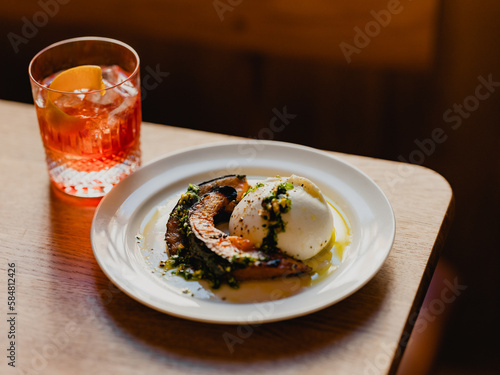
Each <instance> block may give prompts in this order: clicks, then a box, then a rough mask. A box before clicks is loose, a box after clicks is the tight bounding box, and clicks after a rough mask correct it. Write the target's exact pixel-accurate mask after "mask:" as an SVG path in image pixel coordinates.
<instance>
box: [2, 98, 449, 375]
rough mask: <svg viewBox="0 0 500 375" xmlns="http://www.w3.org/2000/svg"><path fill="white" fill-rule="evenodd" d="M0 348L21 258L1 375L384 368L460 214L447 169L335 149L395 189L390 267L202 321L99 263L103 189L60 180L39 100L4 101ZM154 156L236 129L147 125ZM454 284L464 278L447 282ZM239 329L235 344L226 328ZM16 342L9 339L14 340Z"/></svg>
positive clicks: (401, 343)
mask: <svg viewBox="0 0 500 375" xmlns="http://www.w3.org/2000/svg"><path fill="white" fill-rule="evenodd" d="M0 115H1V119H2V121H1V122H0V131H1V133H0V134H1V137H0V176H1V184H0V213H1V215H0V221H1V231H0V241H1V249H2V250H1V253H0V271H1V273H2V275H1V280H3V283H4V286H3V287H2V292H1V294H0V296H1V300H0V305H1V309H0V311H1V314H2V320H4V323H3V324H1V325H0V347H1V348H2V349H6V348H8V344H9V343H8V339H7V332H8V323H7V322H5V321H6V320H7V290H6V284H7V281H6V280H7V268H8V267H7V265H8V263H9V262H14V263H15V265H16V266H15V268H16V308H17V310H16V311H17V316H16V319H17V320H16V329H17V331H16V351H17V353H16V368H10V367H9V366H8V365H7V359H6V358H5V357H3V359H2V361H1V363H0V373H2V374H51V375H58V374H69V373H71V374H88V373H91V374H93V375H105V374H134V375H135V374H155V373H162V374H170V373H172V374H173V373H189V374H193V373H196V374H235V373H242V374H247V373H248V374H250V373H252V374H254V373H257V372H258V373H260V374H304V373H315V374H333V373H335V374H387V373H393V372H395V370H396V369H397V365H398V363H399V360H400V358H401V355H402V353H403V351H404V348H405V345H406V342H407V339H408V335H409V333H410V332H411V329H412V323H414V321H415V319H414V318H415V312H416V311H417V310H418V308H419V307H420V305H421V303H422V299H423V296H424V295H425V292H426V289H427V286H428V283H429V281H430V276H431V275H432V272H433V269H434V267H435V265H436V262H437V256H438V253H439V249H440V247H441V245H442V241H443V238H444V236H445V234H446V231H447V228H448V226H449V223H450V217H451V214H452V212H451V211H452V207H453V205H452V202H453V195H452V190H451V188H450V186H449V185H448V183H447V182H446V181H445V180H444V179H443V178H442V177H441V176H440V175H438V174H437V173H435V172H433V171H431V170H429V169H426V168H422V167H420V166H415V165H406V164H402V163H398V162H391V161H384V160H376V159H370V158H366V157H359V156H354V155H345V154H338V153H337V154H336V155H337V156H338V157H340V158H342V159H344V160H346V161H347V162H350V163H352V164H353V165H355V166H357V167H359V168H360V169H361V170H363V171H364V172H365V173H367V174H368V175H369V176H370V177H371V178H373V180H374V181H375V182H376V183H377V184H378V185H379V186H380V187H381V188H382V190H383V191H384V192H385V194H386V195H387V197H388V198H389V200H390V202H391V204H392V206H393V209H394V212H395V215H396V221H397V230H396V240H395V243H394V246H393V249H392V251H391V254H390V256H389V258H388V260H387V261H386V263H385V264H384V266H383V267H382V269H381V270H380V272H379V273H378V274H377V275H376V276H375V277H374V278H373V279H372V280H371V281H370V282H369V283H368V284H367V285H366V286H365V287H363V288H362V289H361V290H360V291H358V292H357V293H355V294H354V295H352V296H351V297H349V298H347V299H346V300H344V301H342V302H340V303H338V304H336V305H334V306H331V307H329V308H326V309H324V310H322V311H319V312H316V313H314V314H311V315H308V316H304V317H301V318H296V319H292V320H289V321H283V322H278V323H269V324H264V325H260V326H247V325H215V324H205V323H199V322H192V321H188V320H183V319H180V318H175V317H172V316H169V315H166V314H162V313H159V312H157V311H154V310H152V309H150V308H148V307H146V306H143V305H142V304H140V303H138V302H136V301H135V300H133V299H131V298H130V297H128V296H126V295H125V294H123V293H122V292H120V291H119V290H118V289H117V288H116V287H114V286H113V285H112V284H111V283H110V281H109V280H108V279H107V278H106V276H105V275H104V274H103V272H102V271H101V270H100V268H99V266H98V265H97V263H96V261H95V258H94V256H93V253H92V249H91V245H90V238H89V232H90V225H91V222H92V218H93V214H94V211H95V207H96V204H97V203H98V200H82V199H74V198H70V197H68V196H66V195H64V194H62V193H58V192H57V191H55V190H53V189H52V188H51V185H50V183H49V179H48V176H47V172H46V167H45V161H44V153H43V148H42V143H41V140H40V136H39V132H38V125H37V121H36V116H35V110H34V108H33V106H30V105H26V104H20V103H14V102H6V101H0ZM142 131H143V134H142V149H143V156H144V161H145V162H147V161H149V160H151V159H153V158H156V157H159V156H161V155H163V154H166V153H168V152H171V151H175V150H179V149H182V148H185V147H188V146H193V145H198V144H203V143H210V142H215V141H221V140H230V139H234V138H233V137H229V136H224V135H220V134H212V133H204V132H199V131H193V130H186V129H181V128H176V127H171V126H164V125H154V124H147V123H146V124H143V127H142ZM450 283H453V280H450ZM228 337H232V338H233V339H234V340H235V341H234V342H233V345H232V346H231V345H228V344H227V342H226V341H225V338H226V339H227V338H228ZM4 353H5V350H4Z"/></svg>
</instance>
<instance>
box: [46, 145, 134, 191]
mask: <svg viewBox="0 0 500 375" xmlns="http://www.w3.org/2000/svg"><path fill="white" fill-rule="evenodd" d="M96 164H97V165H96ZM140 164H141V152H140V150H139V148H137V149H136V150H133V151H132V152H130V153H129V154H127V155H126V156H125V157H123V156H120V157H118V156H115V158H114V159H107V160H101V161H99V163H96V161H95V160H88V161H86V162H85V164H84V163H82V162H81V161H80V163H78V164H77V165H75V163H74V162H61V160H54V159H52V158H51V157H49V156H48V155H47V166H48V169H49V176H50V179H51V180H52V183H53V184H54V185H55V186H56V187H57V188H58V189H59V190H61V191H63V192H65V193H66V194H69V195H73V196H76V197H89V198H95V197H103V196H104V195H106V194H107V193H108V192H109V191H110V190H111V189H112V188H113V187H114V186H115V185H116V184H118V183H119V182H120V181H121V180H123V179H124V178H125V177H127V176H128V175H129V174H131V173H132V172H134V171H135V170H136V169H137V168H138V167H139V166H140ZM98 165H102V169H99V168H98Z"/></svg>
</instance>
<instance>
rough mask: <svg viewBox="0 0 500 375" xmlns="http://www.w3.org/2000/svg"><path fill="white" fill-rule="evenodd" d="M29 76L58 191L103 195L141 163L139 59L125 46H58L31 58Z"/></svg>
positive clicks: (88, 42)
mask: <svg viewBox="0 0 500 375" xmlns="http://www.w3.org/2000/svg"><path fill="white" fill-rule="evenodd" d="M88 64H93V65H88ZM30 78H31V84H32V89H33V98H34V102H35V107H36V112H37V116H38V122H39V126H40V133H41V136H42V141H43V144H44V147H45V152H46V159H47V165H48V170H49V175H50V178H51V180H52V182H53V183H54V184H55V185H56V186H57V187H58V188H60V189H61V190H63V191H65V192H66V193H68V194H71V195H76V196H83V197H96V196H102V195H104V194H106V193H107V192H108V191H109V190H110V189H111V188H112V187H113V186H114V185H116V184H117V183H118V182H119V181H120V180H122V179H123V178H124V177H125V176H127V175H129V174H130V173H132V172H133V171H134V170H135V169H136V168H137V167H138V166H139V165H140V154H141V153H140V144H139V138H140V125H141V97H140V78H139V58H138V56H137V54H136V53H135V51H133V50H132V49H131V48H130V47H129V46H127V45H125V44H123V43H121V42H118V41H114V40H111V39H104V38H77V39H71V40H68V41H63V42H60V43H57V44H55V45H52V46H50V47H48V48H46V49H45V50H43V51H41V52H40V53H39V54H38V55H37V56H35V58H34V59H33V61H32V62H31V64H30Z"/></svg>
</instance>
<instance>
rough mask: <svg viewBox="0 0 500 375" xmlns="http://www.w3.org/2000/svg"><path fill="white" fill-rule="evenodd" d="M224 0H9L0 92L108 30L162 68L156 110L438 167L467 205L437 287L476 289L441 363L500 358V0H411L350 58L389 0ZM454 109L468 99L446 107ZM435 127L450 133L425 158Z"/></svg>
mask: <svg viewBox="0 0 500 375" xmlns="http://www.w3.org/2000/svg"><path fill="white" fill-rule="evenodd" d="M139 3H140V5H139ZM220 3H222V4H226V7H227V8H226V11H224V12H223V14H222V17H221V16H220V15H219V14H218V13H217V10H216V8H215V6H214V4H216V1H214V2H212V1H208V2H195V1H187V0H185V1H180V0H168V1H167V0H165V1H154V0H147V1H143V2H132V1H128V0H124V1H120V2H118V1H109V2H102V1H101V2H97V1H83V0H69V1H68V0H59V2H58V1H57V0H46V1H43V0H40V1H38V2H35V1H27V0H18V1H11V0H8V1H3V2H2V4H1V5H0V35H1V42H0V43H1V44H0V51H1V54H2V58H1V59H0V71H1V72H2V79H1V83H0V99H7V100H14V101H20V102H26V103H32V99H31V91H30V88H29V80H28V75H27V67H28V63H29V61H30V59H31V58H32V57H33V56H34V55H35V54H36V53H37V52H38V51H39V50H40V49H42V48H43V47H45V46H47V45H49V44H51V43H53V42H56V41H59V40H62V39H66V38H69V37H75V36H84V35H100V36H107V37H112V38H116V39H120V40H122V41H124V42H126V43H128V44H130V45H131V46H133V47H134V48H135V49H136V50H137V52H138V53H139V55H140V56H141V69H142V76H143V77H145V76H146V75H148V74H149V75H152V73H151V72H152V71H155V70H156V71H161V72H162V75H160V79H157V80H156V81H149V82H152V83H157V84H155V85H151V86H149V89H147V90H144V88H143V92H144V101H143V119H144V121H150V122H157V123H161V124H169V125H173V126H179V127H185V128H192V129H200V130H207V131H214V132H222V133H226V134H234V135H240V136H246V137H253V138H266V139H268V138H269V137H272V138H273V139H276V140H282V141H290V142H295V143H301V144H306V145H310V146H314V147H319V148H323V149H328V150H334V151H340V152H347V153H354V154H359V155H366V156H372V157H377V158H384V159H390V160H407V161H410V162H416V163H419V164H423V165H424V166H427V167H429V168H432V169H435V170H436V171H438V172H439V173H441V174H442V175H443V176H444V177H445V178H446V179H447V180H448V181H449V182H450V184H451V186H452V188H453V190H454V194H455V199H456V202H455V204H456V206H455V219H454V222H453V226H452V228H451V232H450V234H449V237H448V239H447V242H446V245H445V248H444V250H443V254H442V257H441V260H440V264H439V267H438V271H439V272H436V274H435V278H434V280H433V287H434V288H439V285H442V284H440V281H442V280H443V279H444V278H446V279H448V280H450V281H451V280H454V278H455V277H458V280H459V282H460V284H461V285H466V286H467V289H466V290H465V291H464V292H463V293H462V294H461V295H460V296H459V297H458V298H457V300H456V301H455V302H453V304H451V305H449V306H446V309H447V311H446V314H443V316H444V317H446V319H436V322H435V324H434V325H433V326H431V327H430V328H429V330H431V329H432V330H434V331H435V332H437V334H436V335H437V337H440V340H438V343H439V346H438V349H436V351H434V355H435V356H434V362H433V366H432V370H429V371H430V373H433V374H497V373H500V361H499V359H498V355H497V353H498V352H499V351H500V345H499V340H498V335H499V333H500V329H499V328H500V324H499V321H498V319H499V317H500V272H499V267H500V254H499V246H498V239H497V237H496V235H497V234H498V232H499V230H500V225H499V224H500V219H499V215H498V210H499V208H500V204H499V203H500V127H499V119H500V116H499V112H500V87H496V86H495V85H493V86H491V91H490V92H489V94H490V95H489V96H488V98H483V99H480V100H478V99H474V97H475V95H476V87H477V86H478V85H479V84H480V83H481V79H482V78H484V79H486V80H488V79H489V80H491V81H493V82H499V86H500V43H499V42H500V41H499V38H500V26H499V22H498V19H499V17H500V2H498V1H495V0H478V1H475V2H472V1H467V0H441V1H439V0H421V1H413V2H411V3H410V2H408V0H406V1H403V0H401V2H400V6H401V7H404V9H403V8H398V9H403V10H402V12H400V13H397V14H396V13H394V14H392V16H391V17H392V18H391V21H390V22H389V23H388V25H387V27H381V28H380V30H379V32H378V33H377V35H375V36H373V38H371V41H370V43H368V45H367V46H365V47H363V48H361V49H360V52H359V53H354V54H352V55H351V58H352V62H351V63H348V62H347V60H346V58H345V56H344V55H343V54H342V52H341V49H340V47H339V44H340V43H341V42H348V43H350V44H351V45H353V43H354V39H353V38H354V36H355V34H356V29H355V27H357V26H358V27H361V28H362V27H363V26H365V25H367V24H368V22H370V21H372V20H373V17H374V16H373V14H372V13H370V12H371V11H373V10H375V11H380V10H382V9H387V7H388V5H389V3H390V1H379V0H372V1H359V0H358V1H348V0H345V1H343V0H336V1H329V2H328V1H324V0H323V1H322V0H315V1H310V2H296V3H292V2H283V1H267V2H263V1H256V0H255V1H251V0H244V1H240V2H238V1H235V0H232V1H220V2H219V3H218V4H220ZM230 4H233V5H230ZM40 12H42V13H45V16H44V15H43V14H41V13H40ZM219 12H221V11H219ZM30 22H31V24H32V25H34V23H38V24H39V26H36V25H35V28H33V27H31V29H30V27H29V26H26V25H27V24H29V23H30ZM14 34H15V36H14ZM16 38H17V39H16ZM20 40H22V42H19V43H16V42H13V41H20ZM166 73H168V76H166ZM153 76H154V75H153ZM481 77H482V78H481ZM144 82H146V81H145V80H144ZM153 86H154V87H153ZM480 93H481V94H482V96H485V95H486V93H488V91H486V90H485V89H482V91H480ZM456 105H465V107H463V108H462V109H459V107H457V106H456ZM284 106H286V108H287V112H288V113H290V114H294V115H296V117H295V118H294V119H293V120H291V121H290V124H288V125H287V126H286V128H285V129H284V130H283V131H280V132H273V133H269V132H268V131H266V130H263V129H268V128H269V122H270V120H271V118H272V117H273V116H274V114H273V109H278V110H280V111H282V109H283V107H284ZM464 108H465V109H464ZM466 108H469V109H466ZM450 109H451V110H452V111H459V110H461V111H462V114H461V115H459V117H454V118H451V117H446V113H448V115H449V114H450V113H451V112H447V111H448V110H450ZM457 113H458V112H456V113H455V114H454V115H455V116H456V115H457ZM0 121H1V119H0ZM458 125H460V126H458ZM436 128H441V129H443V131H444V132H445V134H446V135H447V139H446V141H445V142H443V143H439V144H435V147H434V148H433V149H432V150H428V154H426V155H425V157H424V158H421V159H416V158H412V157H411V155H415V153H414V151H415V150H418V146H417V143H418V141H420V142H422V141H423V140H425V139H427V138H429V137H431V135H432V132H433V130H434V129H436ZM416 141H417V142H416ZM168 151H169V150H165V152H168ZM425 340H427V338H425ZM423 346H424V347H425V346H426V344H424V345H423ZM427 346H428V347H432V345H430V344H429V343H427ZM410 349H411V350H412V351H413V352H412V353H414V354H415V355H416V356H417V358H420V361H422V362H423V361H429V360H431V357H432V356H429V355H428V353H427V354H426V353H425V350H422V349H421V348H420V349H419V347H418V346H415V347H413V348H412V347H410ZM410 349H409V350H410ZM419 356H420V357H419ZM408 373H409V372H408Z"/></svg>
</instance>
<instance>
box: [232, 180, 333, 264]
mask: <svg viewBox="0 0 500 375" xmlns="http://www.w3.org/2000/svg"><path fill="white" fill-rule="evenodd" d="M279 186H281V188H280V190H279V191H281V192H283V191H285V192H284V193H282V194H280V197H279V198H277V199H274V203H275V208H277V207H276V205H277V206H278V208H277V209H278V210H279V209H280V208H281V210H282V211H283V213H281V214H280V215H279V216H280V221H281V222H282V229H278V230H275V233H274V238H276V241H277V242H276V247H277V248H278V249H280V250H281V251H283V252H284V253H286V254H288V255H289V256H291V257H293V258H295V259H298V260H306V259H309V258H311V257H313V256H315V255H316V254H318V253H319V252H320V251H321V250H322V249H323V248H325V246H326V245H327V244H328V243H329V242H330V240H333V238H334V222H333V214H332V211H331V207H330V205H329V204H328V202H327V201H326V199H325V197H324V196H323V194H322V193H321V191H320V189H319V188H318V187H317V186H316V185H315V184H314V183H313V182H312V181H310V180H309V179H307V178H304V177H299V176H295V175H292V176H290V177H275V178H270V179H267V180H264V181H262V182H260V183H258V184H256V185H255V186H254V188H253V189H251V190H250V191H249V192H248V193H247V194H246V195H245V196H244V198H243V199H242V200H241V201H240V202H239V203H238V205H237V206H236V207H235V209H234V211H233V213H232V214H231V218H230V220H229V233H230V234H231V235H233V236H239V237H242V238H246V239H248V240H250V241H251V242H252V243H254V244H255V245H256V246H257V247H261V246H262V244H263V241H264V242H265V238H266V236H268V238H269V236H272V234H271V235H270V233H269V231H270V230H274V229H272V227H273V223H274V224H275V223H276V221H274V222H270V218H269V205H268V204H269V201H270V199H269V197H273V198H274V197H276V192H277V191H278V190H277V189H278V187H279ZM284 187H286V188H284ZM266 198H267V199H266ZM263 202H264V205H263ZM265 202H268V203H267V206H266V203H265ZM280 205H281V207H279V206H280ZM266 207H267V209H266ZM274 227H276V225H274Z"/></svg>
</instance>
